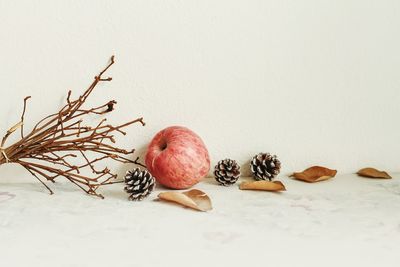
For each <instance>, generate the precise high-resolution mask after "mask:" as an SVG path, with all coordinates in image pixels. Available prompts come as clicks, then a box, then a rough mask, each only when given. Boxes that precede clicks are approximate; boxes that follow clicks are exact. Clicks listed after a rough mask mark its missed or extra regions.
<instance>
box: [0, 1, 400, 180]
mask: <svg viewBox="0 0 400 267" xmlns="http://www.w3.org/2000/svg"><path fill="white" fill-rule="evenodd" d="M0 38H1V39H0V59H1V63H0V64H1V65H0V99H1V100H2V104H1V106H0V116H1V120H0V121H1V123H0V128H1V130H2V131H3V132H4V131H6V130H7V129H8V127H9V126H10V125H12V124H14V123H15V122H17V121H18V118H19V115H20V110H21V106H22V99H23V98H24V97H25V96H26V95H32V96H33V99H32V101H31V102H30V106H29V110H28V120H29V121H31V122H32V123H33V122H34V121H37V120H38V119H40V118H41V117H43V116H44V115H46V114H47V113H49V112H52V111H55V110H56V109H57V108H59V107H60V106H61V104H62V101H64V100H65V94H66V92H67V90H68V89H73V91H74V92H75V94H78V93H80V92H82V91H83V90H84V89H85V88H86V86H87V85H88V84H89V83H90V82H91V80H92V78H93V76H94V75H95V74H96V73H97V71H98V70H100V69H101V68H102V67H103V66H104V65H105V64H106V63H107V60H108V58H109V56H110V55H112V54H115V55H116V57H117V64H116V65H115V66H114V67H113V69H112V71H111V72H110V74H111V75H112V76H113V77H114V81H113V82H112V83H109V84H106V85H103V86H101V87H99V88H98V91H97V93H96V94H95V95H94V96H93V99H94V101H104V100H108V98H114V99H116V100H118V102H119V106H118V107H117V111H116V113H115V115H114V116H112V120H113V121H115V122H118V121H119V122H123V121H126V120H128V119H130V118H135V117H137V116H144V117H145V119H146V122H147V123H148V124H147V126H146V127H145V128H141V127H134V128H131V129H130V130H129V133H130V135H129V136H128V137H127V138H122V139H120V140H121V144H122V145H124V146H128V147H130V146H135V147H138V148H140V151H143V150H144V148H145V145H146V144H147V143H148V142H149V141H150V139H151V138H152V136H153V135H154V134H155V133H156V132H157V131H158V130H161V129H162V128H164V127H166V126H169V125H175V124H179V125H184V126H187V127H189V128H192V129H193V130H194V131H196V132H197V133H198V134H199V135H200V136H202V138H203V139H204V141H205V143H206V144H207V145H208V148H209V151H210V154H211V156H212V160H213V164H214V163H215V162H216V161H217V160H219V159H222V158H225V157H231V158H234V159H237V160H239V161H240V162H241V163H242V164H245V163H246V162H247V161H248V160H249V159H250V158H251V156H252V155H253V154H255V153H257V152H260V151H266V152H268V151H269V152H272V153H276V154H278V156H279V157H280V158H281V160H282V162H283V166H284V170H283V173H289V172H291V171H294V170H300V169H303V168H305V167H308V166H310V165H313V164H323V165H326V166H328V167H332V168H337V169H339V171H341V172H354V171H356V170H357V169H358V168H360V167H365V166H366V165H373V166H376V167H378V168H383V169H387V170H389V171H396V170H397V171H399V169H400V162H399V158H400V145H399V137H400V126H399V115H400V75H399V71H400V51H399V49H400V2H399V1H397V0H392V1H390V0H385V1H384V0H380V1H378V0H376V1H371V0H336V1H324V0H315V1H312V0H304V1H295V0H293V1H283V0H262V1H261V0H260V1H249V0H246V1H232V0H229V1H228V0H223V1H222V0H221V1H189V0H185V1H183V0H182V1H149V0H146V1H145V0H144V1H50V0H49V1H3V0H0Z"/></svg>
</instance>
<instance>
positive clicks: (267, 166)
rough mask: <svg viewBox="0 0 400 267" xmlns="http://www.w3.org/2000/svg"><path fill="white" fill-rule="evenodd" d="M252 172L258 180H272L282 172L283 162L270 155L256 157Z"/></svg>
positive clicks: (253, 160) (252, 162) (252, 163)
mask: <svg viewBox="0 0 400 267" xmlns="http://www.w3.org/2000/svg"><path fill="white" fill-rule="evenodd" d="M250 165H251V172H252V173H253V176H254V179H256V180H270V181H271V180H272V179H274V178H275V176H277V175H278V174H279V172H280V171H281V162H280V161H279V160H278V158H277V157H276V156H275V155H274V156H272V155H271V154H270V153H259V154H257V155H255V156H254V157H253V159H252V161H251V163H250Z"/></svg>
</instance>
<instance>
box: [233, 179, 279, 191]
mask: <svg viewBox="0 0 400 267" xmlns="http://www.w3.org/2000/svg"><path fill="white" fill-rule="evenodd" d="M239 189H241V190H261V191H271V192H278V191H286V188H285V186H284V185H283V184H282V182H279V181H273V182H270V181H255V182H242V183H241V184H240V186H239Z"/></svg>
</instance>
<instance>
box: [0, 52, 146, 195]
mask: <svg viewBox="0 0 400 267" xmlns="http://www.w3.org/2000/svg"><path fill="white" fill-rule="evenodd" d="M114 62H115V61H114V56H112V57H111V61H110V63H109V64H108V65H107V66H106V67H105V68H104V69H103V70H102V71H101V72H100V73H99V75H97V76H96V77H95V78H94V81H93V82H92V84H91V85H90V86H89V88H88V89H87V90H86V91H85V92H84V93H83V94H82V95H81V96H79V97H78V98H77V99H75V100H73V99H71V98H72V92H71V91H69V92H68V95H67V101H66V102H67V103H66V105H65V106H63V107H62V108H61V109H60V111H59V112H57V113H54V114H51V115H49V116H46V117H45V118H43V119H42V120H40V121H39V122H38V123H37V124H36V125H35V126H34V127H33V129H32V131H31V132H30V133H28V134H26V135H24V127H23V125H24V117H25V112H26V107H27V101H28V99H29V98H30V96H28V97H26V98H25V99H24V107H23V111H22V115H21V121H20V122H19V123H18V124H16V125H15V126H14V127H12V128H11V129H10V130H8V131H7V133H6V135H5V136H4V137H3V139H2V141H1V146H0V165H1V164H4V163H9V162H14V163H18V164H20V165H22V166H23V167H24V168H25V169H27V170H28V171H29V172H30V173H31V174H32V175H33V176H34V177H35V178H36V179H37V180H39V181H40V182H41V183H42V184H43V185H44V186H45V187H46V188H47V190H49V192H50V193H51V194H53V191H52V190H51V189H50V188H49V187H48V186H47V185H46V184H45V183H44V182H43V181H42V180H41V179H40V176H41V177H43V178H45V179H46V180H47V181H51V182H54V180H55V179H56V178H58V177H64V178H66V179H67V180H69V181H70V182H72V183H73V184H75V185H76V186H78V187H79V188H81V189H82V190H83V191H85V192H86V193H88V194H91V195H95V196H98V197H101V198H103V196H102V195H101V194H99V193H97V192H96V190H97V189H98V188H99V187H100V186H103V185H108V184H113V183H119V181H113V180H115V179H116V177H117V175H116V174H113V173H112V172H111V171H110V170H109V169H108V168H107V167H106V168H104V169H100V168H97V167H96V166H95V165H96V164H97V163H100V162H103V161H104V160H107V159H111V160H114V161H117V162H122V163H133V164H137V165H140V166H144V165H143V164H141V163H140V162H139V158H137V159H136V160H131V159H129V158H128V156H129V155H130V154H133V153H134V151H135V150H125V149H122V148H119V147H116V146H115V145H114V143H115V142H116V140H115V134H116V133H120V134H122V135H125V134H126V132H124V131H123V130H122V129H123V128H125V127H127V126H130V125H132V124H137V123H139V124H141V125H143V126H144V125H145V123H144V121H143V118H138V119H135V120H132V121H129V122H126V123H123V124H121V125H117V126H112V125H110V124H105V122H106V119H105V118H104V119H102V120H101V121H100V123H98V124H97V125H96V126H94V127H93V126H90V125H84V120H85V118H86V117H87V115H89V114H96V115H103V114H106V113H109V112H112V111H113V110H114V106H115V105H116V104H117V102H116V101H114V100H111V101H108V102H107V103H105V104H103V105H99V106H98V107H94V108H85V107H84V104H85V102H86V100H87V99H88V97H89V96H90V95H91V93H92V92H93V90H94V89H95V88H96V86H97V85H98V84H99V83H101V82H108V81H111V80H112V78H110V77H106V78H103V77H102V76H103V75H104V74H105V73H106V71H107V70H108V69H109V68H110V67H111V66H112V65H113V64H114ZM18 128H20V130H21V139H20V140H19V141H18V142H16V143H15V144H13V145H11V146H8V147H7V148H4V145H5V143H6V141H7V139H8V137H9V136H10V135H11V134H12V133H13V132H14V131H15V130H16V129H18ZM89 153H90V155H91V156H93V155H97V156H96V157H95V158H94V159H90V158H89V156H88V154H89ZM72 159H75V161H76V160H77V159H80V160H82V161H83V162H84V163H83V164H81V165H76V164H74V163H72V161H71V160H72ZM49 165H53V166H54V167H51V166H49ZM84 171H88V172H90V173H92V175H86V174H83V173H84Z"/></svg>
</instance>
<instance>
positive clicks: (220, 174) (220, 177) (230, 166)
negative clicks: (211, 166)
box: [214, 159, 240, 186]
mask: <svg viewBox="0 0 400 267" xmlns="http://www.w3.org/2000/svg"><path fill="white" fill-rule="evenodd" d="M214 175H215V180H217V182H218V183H220V184H221V185H224V186H228V185H232V184H234V183H236V181H237V180H238V179H239V177H240V166H239V165H238V164H237V162H236V161H235V160H231V159H224V160H221V161H219V162H218V164H217V165H216V166H215V170H214Z"/></svg>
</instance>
